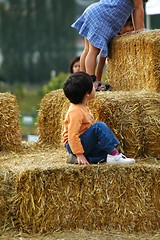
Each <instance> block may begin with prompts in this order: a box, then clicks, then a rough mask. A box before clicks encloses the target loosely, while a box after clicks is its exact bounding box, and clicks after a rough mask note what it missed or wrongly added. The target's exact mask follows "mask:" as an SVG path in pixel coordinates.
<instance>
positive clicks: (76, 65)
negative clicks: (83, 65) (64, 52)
mask: <svg viewBox="0 0 160 240" xmlns="http://www.w3.org/2000/svg"><path fill="white" fill-rule="evenodd" d="M79 71H80V57H79V56H77V57H75V58H73V59H72V61H71V63H70V68H69V72H70V73H75V72H79Z"/></svg>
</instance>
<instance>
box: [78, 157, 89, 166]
mask: <svg viewBox="0 0 160 240" xmlns="http://www.w3.org/2000/svg"><path fill="white" fill-rule="evenodd" d="M77 160H78V164H80V165H88V164H89V162H88V161H87V159H86V157H85V156H84V155H83V154H80V155H77Z"/></svg>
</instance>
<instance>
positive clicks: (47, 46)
mask: <svg viewBox="0 0 160 240" xmlns="http://www.w3.org/2000/svg"><path fill="white" fill-rule="evenodd" d="M93 2H96V1H93V0H0V92H11V93H13V94H14V95H16V98H17V102H18V105H19V108H20V114H21V116H20V123H21V126H22V135H23V139H24V140H28V141H31V140H32V141H35V140H37V138H38V133H37V132H36V120H37V114H38V110H39V108H40V102H41V100H42V98H43V96H44V95H45V94H46V93H48V92H49V91H51V90H56V89H59V88H62V86H63V83H64V81H65V79H66V77H67V76H68V74H69V64H70V61H71V59H73V57H75V56H77V55H80V54H81V52H82V50H83V39H82V38H81V37H80V36H79V34H78V32H77V31H76V30H74V29H73V28H71V24H72V23H73V22H74V21H75V20H76V19H77V17H78V16H80V14H81V13H82V12H83V11H84V9H85V8H86V7H87V6H88V5H89V4H91V3H93ZM145 13H146V15H145V22H146V27H147V28H148V29H159V28H160V1H159V0H149V1H148V3H147V4H146V5H145Z"/></svg>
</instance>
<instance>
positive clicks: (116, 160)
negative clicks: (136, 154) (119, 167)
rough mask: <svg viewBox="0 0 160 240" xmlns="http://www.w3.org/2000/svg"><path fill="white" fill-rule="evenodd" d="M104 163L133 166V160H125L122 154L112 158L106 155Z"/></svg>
mask: <svg viewBox="0 0 160 240" xmlns="http://www.w3.org/2000/svg"><path fill="white" fill-rule="evenodd" d="M106 162H107V163H108V164H133V163H135V159H134V158H127V157H126V156H124V155H123V154H122V153H120V154H118V155H115V156H112V155H109V154H108V155H107V159H106Z"/></svg>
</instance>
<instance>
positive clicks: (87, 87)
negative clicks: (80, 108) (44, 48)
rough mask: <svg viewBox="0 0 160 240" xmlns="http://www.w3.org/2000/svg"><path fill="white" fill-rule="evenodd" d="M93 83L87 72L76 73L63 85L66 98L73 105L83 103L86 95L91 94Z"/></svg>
mask: <svg viewBox="0 0 160 240" xmlns="http://www.w3.org/2000/svg"><path fill="white" fill-rule="evenodd" d="M92 89H93V81H92V78H91V76H90V75H89V74H87V73H85V72H76V73H73V74H72V75H70V76H69V77H68V79H67V80H66V81H65V83H64V85H63V91H64V94H65V96H66V97H67V98H68V99H69V101H70V102H71V103H74V104H79V103H82V101H83V99H84V96H85V94H86V93H91V92H92Z"/></svg>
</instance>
